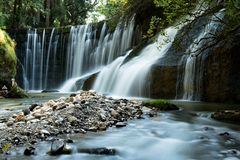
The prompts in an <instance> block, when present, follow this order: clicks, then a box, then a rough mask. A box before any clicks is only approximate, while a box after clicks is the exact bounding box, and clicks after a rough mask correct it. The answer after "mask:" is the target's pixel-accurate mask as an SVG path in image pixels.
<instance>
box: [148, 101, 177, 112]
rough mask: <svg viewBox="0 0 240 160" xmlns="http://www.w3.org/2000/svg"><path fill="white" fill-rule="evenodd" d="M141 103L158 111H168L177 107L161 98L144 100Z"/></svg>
mask: <svg viewBox="0 0 240 160" xmlns="http://www.w3.org/2000/svg"><path fill="white" fill-rule="evenodd" d="M143 105H144V106H146V107H149V108H151V109H154V110H158V111H170V110H178V109H179V108H178V107H177V106H176V105H175V104H172V103H170V102H168V101H167V100H163V99H158V100H150V101H144V102H143Z"/></svg>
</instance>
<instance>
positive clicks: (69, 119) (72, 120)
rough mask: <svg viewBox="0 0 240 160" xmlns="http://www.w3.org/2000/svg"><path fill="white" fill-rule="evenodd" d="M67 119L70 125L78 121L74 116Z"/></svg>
mask: <svg viewBox="0 0 240 160" xmlns="http://www.w3.org/2000/svg"><path fill="white" fill-rule="evenodd" d="M67 119H68V122H70V123H71V125H75V124H76V123H77V121H78V119H77V118H76V117H74V116H68V117H67Z"/></svg>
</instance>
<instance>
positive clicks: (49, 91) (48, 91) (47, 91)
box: [42, 89, 59, 93]
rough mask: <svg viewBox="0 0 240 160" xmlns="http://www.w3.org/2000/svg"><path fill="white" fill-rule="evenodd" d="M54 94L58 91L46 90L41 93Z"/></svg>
mask: <svg viewBox="0 0 240 160" xmlns="http://www.w3.org/2000/svg"><path fill="white" fill-rule="evenodd" d="M56 92H59V90H56V89H46V90H43V91H42V93H56Z"/></svg>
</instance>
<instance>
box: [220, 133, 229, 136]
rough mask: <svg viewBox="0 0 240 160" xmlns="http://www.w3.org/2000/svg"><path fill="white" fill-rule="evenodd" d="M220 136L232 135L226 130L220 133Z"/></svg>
mask: <svg viewBox="0 0 240 160" xmlns="http://www.w3.org/2000/svg"><path fill="white" fill-rule="evenodd" d="M219 136H230V134H229V133H228V132H224V133H219Z"/></svg>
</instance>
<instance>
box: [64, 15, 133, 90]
mask: <svg viewBox="0 0 240 160" xmlns="http://www.w3.org/2000/svg"><path fill="white" fill-rule="evenodd" d="M134 24H135V22H134V18H132V19H131V20H130V21H129V22H122V21H121V22H120V23H119V24H118V25H117V27H116V29H115V31H114V33H108V32H107V25H106V24H104V25H103V27H102V30H101V33H100V37H99V39H97V36H96V30H94V27H93V26H92V25H91V24H89V25H82V26H76V27H72V28H71V31H70V36H69V42H68V48H67V52H68V53H67V65H66V80H67V81H66V82H65V84H64V85H63V86H62V87H61V89H60V91H62V92H71V91H76V90H73V89H72V88H75V87H74V86H73V85H75V84H76V82H77V81H79V80H80V79H81V77H85V75H89V74H90V73H93V74H95V73H96V72H98V71H100V70H101V68H103V67H104V66H105V65H107V64H109V63H111V62H112V61H113V60H115V59H116V58H117V57H119V56H121V55H124V54H125V53H126V51H127V49H130V48H132V46H133V35H134V27H135V26H134ZM66 86H69V87H66Z"/></svg>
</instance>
